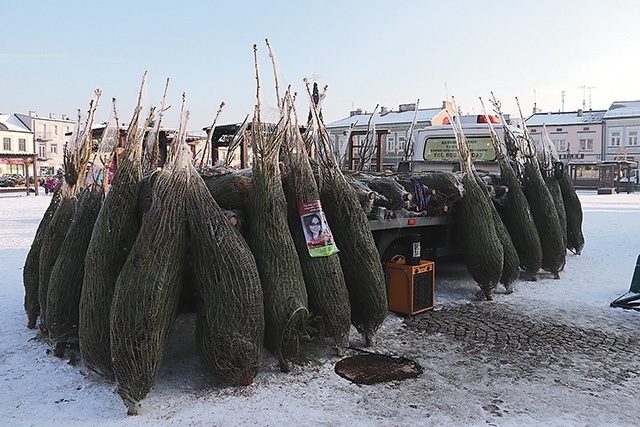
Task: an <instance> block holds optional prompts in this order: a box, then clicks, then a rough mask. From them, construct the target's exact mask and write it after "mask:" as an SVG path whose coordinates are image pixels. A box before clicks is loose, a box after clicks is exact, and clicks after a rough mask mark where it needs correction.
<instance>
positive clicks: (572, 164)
mask: <svg viewBox="0 0 640 427" xmlns="http://www.w3.org/2000/svg"><path fill="white" fill-rule="evenodd" d="M606 113H607V111H606V110H589V111H582V110H577V111H571V112H555V113H552V112H546V113H543V112H539V113H535V114H532V115H531V116H529V117H528V118H527V119H525V124H526V126H527V129H528V130H529V132H530V133H531V136H532V138H533V139H534V140H535V141H536V142H537V143H540V142H541V141H542V137H543V133H544V132H546V133H547V134H548V135H549V138H550V139H551V141H552V142H553V144H554V146H555V149H556V150H557V152H558V156H559V160H561V161H563V162H565V163H566V164H568V165H569V168H570V170H569V172H570V173H571V176H572V178H573V181H574V183H575V185H576V186H578V187H580V186H584V187H594V186H598V180H599V175H598V174H599V168H598V165H599V164H600V163H601V162H602V160H603V159H604V148H603V147H604V144H603V141H604V139H603V135H604V133H603V123H604V116H605V114H606Z"/></svg>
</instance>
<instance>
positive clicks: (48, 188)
mask: <svg viewBox="0 0 640 427" xmlns="http://www.w3.org/2000/svg"><path fill="white" fill-rule="evenodd" d="M54 187H55V185H54V184H53V179H51V177H49V178H47V179H45V180H44V194H49V193H52V192H53V188H54Z"/></svg>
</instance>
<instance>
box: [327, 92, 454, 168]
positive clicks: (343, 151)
mask: <svg viewBox="0 0 640 427" xmlns="http://www.w3.org/2000/svg"><path fill="white" fill-rule="evenodd" d="M416 108H417V105H416V104H401V105H400V106H399V107H398V110H397V111H392V110H390V109H388V108H385V107H383V108H382V109H381V110H380V111H379V112H376V113H375V114H369V113H367V112H364V111H362V110H360V109H359V110H355V111H352V112H351V113H350V115H349V117H347V118H344V119H341V120H338V121H335V122H332V123H329V124H327V125H326V127H327V130H328V131H329V134H330V136H331V143H332V146H333V149H334V152H335V154H336V158H338V159H339V162H340V166H341V167H344V168H347V169H354V166H355V164H354V163H356V162H357V160H356V159H357V158H358V153H359V151H360V150H362V149H363V147H364V146H365V145H366V144H367V139H368V138H373V139H374V140H375V141H369V143H372V144H373V146H374V147H373V148H374V151H375V155H374V159H373V161H372V163H373V165H372V168H375V169H380V170H383V169H391V170H395V168H396V167H397V165H398V164H399V162H400V161H401V160H402V159H403V156H404V152H405V149H406V147H407V142H408V139H410V138H413V136H414V135H415V131H417V130H418V129H421V128H424V127H426V126H431V125H434V124H442V121H443V120H444V118H445V117H446V116H447V111H449V113H450V114H451V115H454V116H455V115H456V113H455V111H454V110H453V107H452V105H451V103H450V102H446V101H445V102H443V105H442V107H440V108H427V109H417V111H416ZM414 118H415V125H414V128H413V132H412V135H409V131H410V128H411V126H412V124H413V123H414ZM378 148H380V149H381V150H378ZM378 162H380V163H381V165H382V167H381V168H379V167H378Z"/></svg>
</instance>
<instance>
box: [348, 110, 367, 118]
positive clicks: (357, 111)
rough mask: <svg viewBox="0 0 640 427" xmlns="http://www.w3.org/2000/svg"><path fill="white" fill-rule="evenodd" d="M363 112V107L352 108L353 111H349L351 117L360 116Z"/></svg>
mask: <svg viewBox="0 0 640 427" xmlns="http://www.w3.org/2000/svg"><path fill="white" fill-rule="evenodd" d="M361 114H364V113H363V112H362V108H358V109H357V110H352V111H351V112H350V113H349V117H353V116H359V115H361Z"/></svg>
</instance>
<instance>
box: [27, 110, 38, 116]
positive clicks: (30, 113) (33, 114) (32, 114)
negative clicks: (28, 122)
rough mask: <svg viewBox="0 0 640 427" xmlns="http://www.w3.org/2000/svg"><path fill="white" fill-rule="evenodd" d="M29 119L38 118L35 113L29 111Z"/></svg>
mask: <svg viewBox="0 0 640 427" xmlns="http://www.w3.org/2000/svg"><path fill="white" fill-rule="evenodd" d="M29 117H38V115H37V114H36V112H35V111H29Z"/></svg>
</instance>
